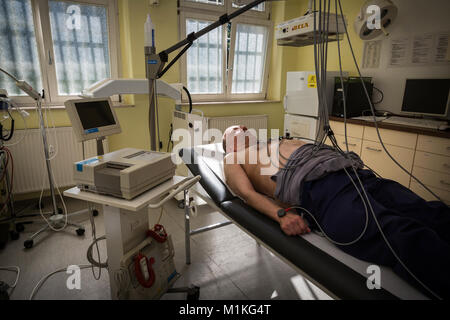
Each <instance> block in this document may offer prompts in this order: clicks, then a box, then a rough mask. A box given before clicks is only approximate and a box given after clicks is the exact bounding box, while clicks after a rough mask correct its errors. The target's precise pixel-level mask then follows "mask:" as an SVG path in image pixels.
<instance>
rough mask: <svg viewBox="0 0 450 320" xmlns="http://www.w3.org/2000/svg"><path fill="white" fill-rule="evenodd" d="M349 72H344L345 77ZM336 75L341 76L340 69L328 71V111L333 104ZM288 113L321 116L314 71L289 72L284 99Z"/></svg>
mask: <svg viewBox="0 0 450 320" xmlns="http://www.w3.org/2000/svg"><path fill="white" fill-rule="evenodd" d="M347 76H348V73H347V72H344V73H343V77H347ZM335 77H340V72H339V71H327V79H326V84H327V92H326V99H327V102H328V111H329V112H331V109H332V106H333V92H334V84H335V81H334V80H335ZM284 109H285V110H286V113H290V114H296V115H303V116H309V117H318V116H319V96H318V93H317V78H316V73H315V72H314V71H296V72H288V73H287V80H286V97H285V100H284Z"/></svg>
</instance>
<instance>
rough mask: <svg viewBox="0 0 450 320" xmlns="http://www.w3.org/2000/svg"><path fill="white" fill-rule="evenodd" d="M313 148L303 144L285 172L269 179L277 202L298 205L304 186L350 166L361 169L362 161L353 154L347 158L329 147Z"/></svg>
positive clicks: (281, 170)
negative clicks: (273, 183)
mask: <svg viewBox="0 0 450 320" xmlns="http://www.w3.org/2000/svg"><path fill="white" fill-rule="evenodd" d="M314 148H315V146H314V145H313V144H306V145H303V146H301V147H300V148H298V149H297V150H295V151H294V152H293V153H292V155H291V156H290V157H289V160H288V162H287V163H286V165H285V168H282V169H280V171H279V172H278V173H277V174H275V175H273V176H272V177H271V178H272V180H274V181H275V182H276V183H277V186H276V189H275V198H276V199H278V200H280V201H281V202H283V203H285V204H289V205H297V204H300V202H301V195H302V191H303V184H304V182H307V181H314V180H318V179H320V178H323V177H325V176H326V175H327V174H329V173H333V172H337V171H340V170H342V169H344V168H349V167H352V165H353V166H354V167H355V169H362V168H363V167H364V164H363V162H362V160H361V159H360V158H359V156H358V155H357V154H356V153H354V152H349V153H347V155H348V156H347V158H346V157H344V156H343V155H342V154H340V153H339V152H337V151H335V150H334V149H332V148H331V147H328V146H323V147H321V148H320V149H319V150H317V149H316V150H314Z"/></svg>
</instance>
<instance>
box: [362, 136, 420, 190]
mask: <svg viewBox="0 0 450 320" xmlns="http://www.w3.org/2000/svg"><path fill="white" fill-rule="evenodd" d="M385 146H386V149H387V150H388V151H389V153H390V154H391V155H392V156H393V157H394V159H395V160H396V161H398V162H399V163H400V164H401V165H402V166H403V167H404V168H405V169H406V170H408V172H411V169H412V166H413V160H414V150H412V149H407V148H403V147H399V146H393V145H388V144H386V143H385ZM361 159H362V160H363V161H364V163H365V164H366V165H367V166H369V167H370V168H371V169H372V170H374V171H375V172H377V173H378V174H379V175H381V176H382V177H383V178H386V179H390V180H395V181H397V182H399V183H401V184H402V185H404V186H405V187H409V182H410V176H409V175H408V174H407V173H406V172H404V171H403V170H402V169H400V168H399V167H398V166H397V165H396V164H395V163H394V161H392V159H391V158H390V157H389V156H388V154H387V153H386V152H385V151H384V150H383V147H382V145H381V143H380V142H373V141H368V140H364V141H363V144H362V152H361Z"/></svg>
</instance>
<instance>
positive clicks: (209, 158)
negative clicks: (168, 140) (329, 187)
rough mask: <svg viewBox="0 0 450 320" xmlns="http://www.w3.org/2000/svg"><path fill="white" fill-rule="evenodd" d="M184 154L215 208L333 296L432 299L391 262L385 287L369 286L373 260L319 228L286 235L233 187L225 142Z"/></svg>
mask: <svg viewBox="0 0 450 320" xmlns="http://www.w3.org/2000/svg"><path fill="white" fill-rule="evenodd" d="M179 155H180V157H181V159H182V160H183V162H184V163H185V164H186V166H187V167H188V169H189V171H190V172H191V173H192V174H193V175H194V176H197V175H200V176H201V177H202V178H201V180H200V182H199V183H200V184H201V188H200V189H202V191H203V190H204V191H205V192H206V193H207V195H208V196H209V197H210V202H211V201H212V204H213V207H214V208H216V209H218V210H219V211H220V212H221V213H222V214H224V215H225V216H226V217H228V218H229V219H230V220H232V221H233V223H234V224H236V225H237V226H238V227H240V228H241V229H242V230H244V231H245V232H246V233H247V234H249V235H250V236H251V237H253V238H254V239H255V240H256V241H258V242H259V243H261V244H263V245H264V246H265V247H266V248H267V249H269V250H270V251H271V252H273V253H274V254H275V255H277V256H278V257H280V258H281V259H282V260H283V261H285V262H286V263H288V264H289V265H290V266H292V267H293V268H294V269H295V270H296V271H298V272H299V273H300V274H301V275H302V276H304V277H305V278H306V279H308V280H309V281H311V282H312V283H314V284H315V285H317V286H318V287H319V288H321V289H322V290H323V291H324V292H326V293H327V294H329V295H330V296H331V297H333V298H336V299H362V300H376V299H382V300H392V299H427V297H426V296H424V295H423V294H422V293H420V292H419V291H418V290H417V289H415V288H414V287H412V286H411V285H410V284H408V283H407V282H405V281H404V280H403V279H401V278H400V277H398V276H397V275H396V274H395V273H393V272H392V270H390V269H389V268H386V267H381V287H382V288H381V289H372V290H370V289H368V287H367V278H368V277H369V276H370V274H367V267H368V266H370V265H371V264H370V263H368V262H365V261H361V260H358V259H356V258H354V257H352V256H350V255H348V254H346V253H344V252H343V251H342V250H340V249H339V248H337V247H336V246H334V245H333V244H331V243H330V242H328V241H327V240H326V239H325V238H323V237H320V236H319V235H317V234H314V233H311V234H308V235H306V236H298V237H290V236H287V235H285V234H284V233H283V231H282V230H281V228H280V226H279V224H278V223H276V222H275V221H273V220H271V219H270V218H268V217H267V216H265V215H263V214H262V213H259V212H257V211H256V210H254V209H253V208H251V207H250V206H248V205H246V204H245V203H244V202H243V201H242V200H241V199H239V198H238V197H236V196H234V195H233V194H232V192H231V191H230V190H229V189H228V187H227V186H226V184H225V183H224V177H223V156H224V155H223V149H222V146H221V145H220V144H213V145H204V146H198V147H195V148H184V149H181V150H180V152H179ZM214 204H215V205H214Z"/></svg>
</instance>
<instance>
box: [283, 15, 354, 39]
mask: <svg viewBox="0 0 450 320" xmlns="http://www.w3.org/2000/svg"><path fill="white" fill-rule="evenodd" d="M314 16H316V28H315V29H316V31H315V32H314ZM319 18H320V15H319V13H318V12H316V13H310V14H307V15H305V16H302V17H299V18H296V19H292V20H289V21H286V22H282V23H280V24H279V25H277V27H276V28H275V38H276V39H277V42H278V45H279V46H291V47H304V46H309V45H313V44H314V34H316V38H317V40H316V41H318V39H319V38H318V37H319V35H320V33H319V31H318V30H319V26H320V25H319ZM337 18H338V23H337V24H336V15H335V14H332V13H330V16H329V19H328V15H326V14H325V13H322V15H321V19H322V21H323V19H327V21H329V26H328V41H330V42H331V41H337V39H338V37H339V36H340V35H341V34H344V33H345V28H344V21H343V19H342V16H341V15H338V16H337ZM344 20H345V16H344ZM346 25H347V22H346Z"/></svg>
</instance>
